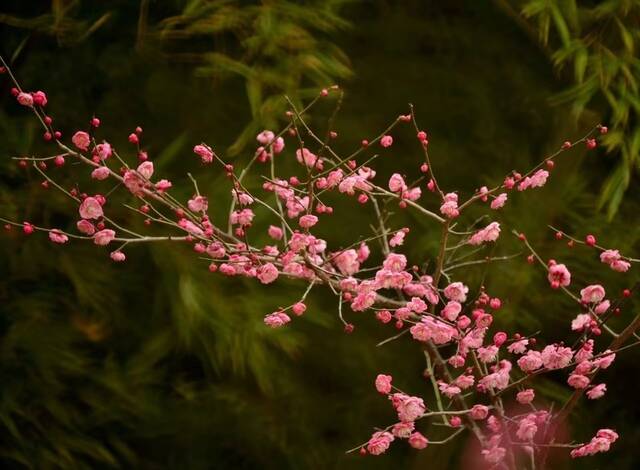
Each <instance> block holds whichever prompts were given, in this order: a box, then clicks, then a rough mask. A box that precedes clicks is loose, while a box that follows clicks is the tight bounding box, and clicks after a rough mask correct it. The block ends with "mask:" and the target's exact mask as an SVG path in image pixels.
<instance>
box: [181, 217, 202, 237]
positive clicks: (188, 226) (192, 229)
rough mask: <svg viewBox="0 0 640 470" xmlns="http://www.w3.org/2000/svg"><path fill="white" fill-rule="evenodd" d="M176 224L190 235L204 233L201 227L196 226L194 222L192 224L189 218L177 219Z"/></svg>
mask: <svg viewBox="0 0 640 470" xmlns="http://www.w3.org/2000/svg"><path fill="white" fill-rule="evenodd" d="M178 225H179V226H180V227H182V228H183V229H184V230H186V231H187V232H189V233H190V234H192V235H196V236H202V235H204V232H203V231H202V229H201V228H200V227H198V226H197V225H196V224H194V223H193V222H191V221H190V220H187V219H180V220H179V221H178Z"/></svg>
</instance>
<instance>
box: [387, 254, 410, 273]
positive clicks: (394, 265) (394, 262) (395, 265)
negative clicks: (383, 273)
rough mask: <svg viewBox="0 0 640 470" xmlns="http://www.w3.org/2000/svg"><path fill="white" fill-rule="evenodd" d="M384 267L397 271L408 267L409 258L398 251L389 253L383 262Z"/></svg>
mask: <svg viewBox="0 0 640 470" xmlns="http://www.w3.org/2000/svg"><path fill="white" fill-rule="evenodd" d="M382 267H383V268H384V269H388V270H389V271H391V272H394V273H397V272H400V271H402V270H404V269H405V268H406V267H407V258H406V257H405V256H404V255H401V254H398V253H389V254H388V255H387V257H386V258H385V260H384V262H383V263H382Z"/></svg>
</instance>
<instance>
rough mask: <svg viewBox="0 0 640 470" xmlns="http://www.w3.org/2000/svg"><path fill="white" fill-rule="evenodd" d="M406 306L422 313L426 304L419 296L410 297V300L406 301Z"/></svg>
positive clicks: (425, 308)
mask: <svg viewBox="0 0 640 470" xmlns="http://www.w3.org/2000/svg"><path fill="white" fill-rule="evenodd" d="M407 308H408V309H409V310H411V311H412V312H416V313H422V312H424V311H426V310H427V304H426V302H425V301H424V300H422V299H421V298H420V297H412V298H411V301H409V302H407Z"/></svg>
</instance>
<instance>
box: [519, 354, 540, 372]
mask: <svg viewBox="0 0 640 470" xmlns="http://www.w3.org/2000/svg"><path fill="white" fill-rule="evenodd" d="M542 364H543V362H542V355H541V354H540V352H538V351H533V350H531V351H529V352H528V353H527V354H525V355H524V356H522V357H521V358H520V359H518V367H520V369H522V371H523V372H533V371H534V370H537V369H539V368H540V367H542Z"/></svg>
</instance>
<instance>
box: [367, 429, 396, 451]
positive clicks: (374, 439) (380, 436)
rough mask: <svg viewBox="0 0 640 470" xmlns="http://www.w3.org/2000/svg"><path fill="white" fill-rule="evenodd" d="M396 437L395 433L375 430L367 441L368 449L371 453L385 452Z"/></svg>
mask: <svg viewBox="0 0 640 470" xmlns="http://www.w3.org/2000/svg"><path fill="white" fill-rule="evenodd" d="M394 439H395V438H394V437H393V434H391V433H390V432H386V431H378V432H374V433H373V436H371V439H369V442H368V443H367V451H368V452H369V453H370V454H371V455H380V454H384V453H385V452H386V451H387V449H388V448H389V446H390V445H391V443H392V442H393V440H394Z"/></svg>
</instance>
